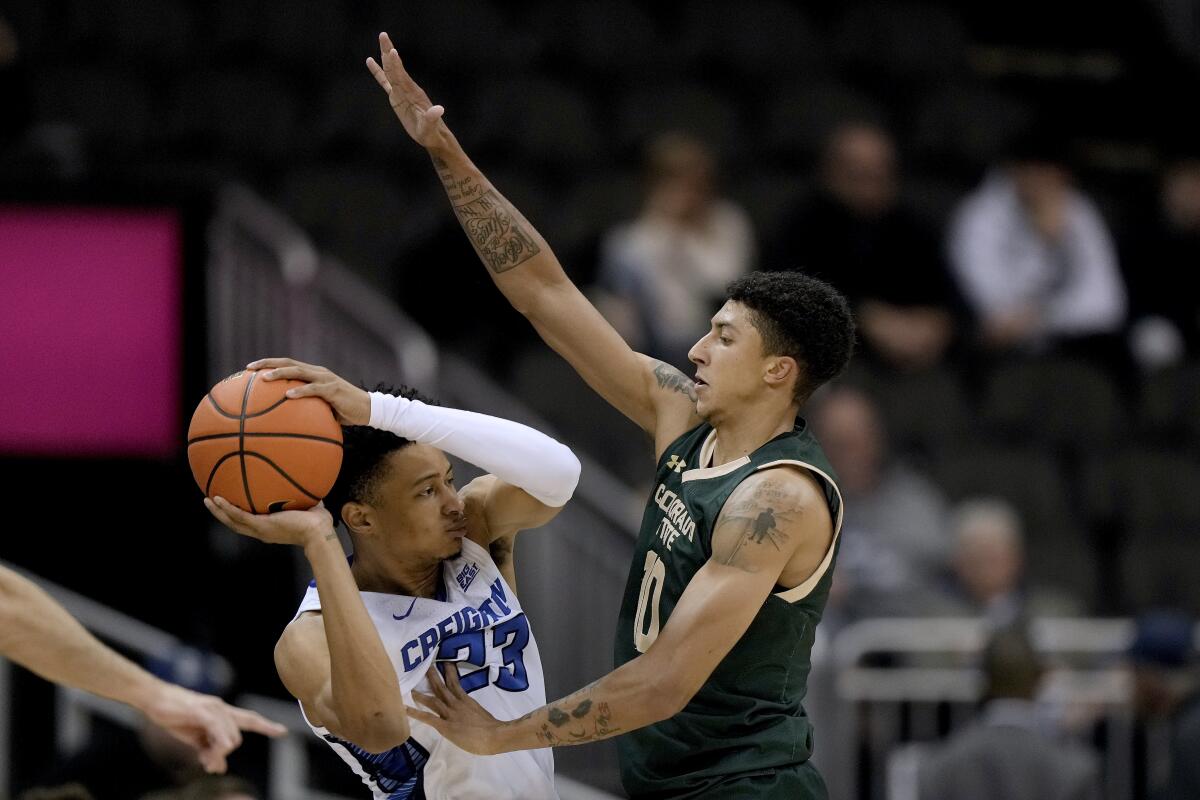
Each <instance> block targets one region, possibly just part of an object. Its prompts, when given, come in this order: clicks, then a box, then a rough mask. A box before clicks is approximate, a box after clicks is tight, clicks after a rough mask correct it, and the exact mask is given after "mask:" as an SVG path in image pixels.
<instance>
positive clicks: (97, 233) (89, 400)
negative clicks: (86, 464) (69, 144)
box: [0, 206, 182, 457]
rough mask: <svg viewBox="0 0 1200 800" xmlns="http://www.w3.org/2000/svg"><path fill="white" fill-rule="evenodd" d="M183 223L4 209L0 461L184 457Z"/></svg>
mask: <svg viewBox="0 0 1200 800" xmlns="http://www.w3.org/2000/svg"><path fill="white" fill-rule="evenodd" d="M180 238H181V233H180V222H179V218H178V215H177V214H176V212H174V211H169V210H161V211H160V210H151V211H127V210H113V209H91V208H57V207H55V208H40V207H24V206H10V207H3V206H0V452H4V453H16V454H47V455H130V456H152V457H166V456H170V455H171V454H172V453H174V452H175V451H176V449H177V448H178V436H179V420H178V409H179V391H180V371H181V367H180V358H181V355H180V350H181V344H180V336H181V332H180V327H181V321H180V318H181V307H180V306H181V298H180V292H181V288H180V287H181V269H182V267H181V263H180V258H181V256H180Z"/></svg>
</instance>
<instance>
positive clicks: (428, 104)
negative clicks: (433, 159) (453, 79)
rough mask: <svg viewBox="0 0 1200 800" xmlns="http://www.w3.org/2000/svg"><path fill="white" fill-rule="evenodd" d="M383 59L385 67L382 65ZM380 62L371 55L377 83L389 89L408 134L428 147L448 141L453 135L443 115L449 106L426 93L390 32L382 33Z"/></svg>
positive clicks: (369, 68) (389, 99)
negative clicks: (443, 119) (397, 48)
mask: <svg viewBox="0 0 1200 800" xmlns="http://www.w3.org/2000/svg"><path fill="white" fill-rule="evenodd" d="M379 62H382V63H383V66H380V63H379ZM379 62H377V61H376V60H375V59H374V58H368V59H367V69H368V70H370V71H371V75H372V76H374V78H375V81H376V83H378V84H379V85H380V87H382V89H383V90H384V91H385V92H387V96H388V102H390V103H391V104H392V111H395V112H396V117H397V118H399V120H400V124H401V125H403V126H404V130H405V131H407V132H408V135H409V136H411V137H412V139H413V141H414V142H416V143H417V144H419V145H421V146H422V147H425V148H431V147H435V146H437V145H440V144H442V143H444V142H445V140H446V138H447V136H448V134H449V130H448V129H447V128H446V125H445V123H443V122H442V114H444V113H445V111H446V109H445V108H443V107H442V106H435V105H434V104H433V103H432V101H430V99H429V95H427V94H425V90H424V89H422V88H421V87H420V86H418V85H417V83H416V81H414V80H413V79H412V76H411V75H409V74H408V70H406V69H405V68H404V63H403V62H402V61H401V60H400V54H399V53H398V52H396V48H395V46H393V45H392V40H391V38H390V37H389V36H388V35H387V33H381V34H379Z"/></svg>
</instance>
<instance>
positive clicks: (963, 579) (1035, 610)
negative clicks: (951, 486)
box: [950, 498, 1082, 628]
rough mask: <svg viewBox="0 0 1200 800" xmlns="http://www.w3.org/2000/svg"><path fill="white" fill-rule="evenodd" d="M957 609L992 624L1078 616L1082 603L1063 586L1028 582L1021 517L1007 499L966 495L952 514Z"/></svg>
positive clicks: (954, 593)
mask: <svg viewBox="0 0 1200 800" xmlns="http://www.w3.org/2000/svg"><path fill="white" fill-rule="evenodd" d="M950 527H951V532H952V537H953V540H954V555H953V567H954V578H955V585H954V587H953V588H952V590H951V596H952V598H953V600H954V601H955V602H957V603H958V604H960V607H959V613H962V614H969V615H979V616H982V617H983V618H984V619H986V620H987V621H988V623H989V624H990V625H991V626H992V627H993V628H1003V627H1006V626H1009V625H1013V624H1016V623H1017V622H1019V621H1020V620H1022V619H1026V618H1031V617H1039V616H1077V615H1079V613H1080V612H1081V610H1082V609H1081V606H1080V603H1079V602H1078V601H1077V600H1075V599H1074V598H1071V597H1069V596H1068V595H1067V594H1066V593H1065V592H1062V591H1060V590H1055V589H1050V588H1045V587H1036V588H1031V587H1028V586H1026V585H1025V582H1024V577H1025V537H1024V532H1023V525H1022V523H1021V517H1020V515H1019V514H1018V513H1017V510H1016V509H1015V508H1013V506H1012V505H1011V504H1010V503H1008V502H1007V501H1005V500H999V499H994V498H984V499H973V500H966V501H964V502H963V503H961V504H960V505H959V506H958V507H957V508H955V509H954V512H953V514H952V516H951V524H950Z"/></svg>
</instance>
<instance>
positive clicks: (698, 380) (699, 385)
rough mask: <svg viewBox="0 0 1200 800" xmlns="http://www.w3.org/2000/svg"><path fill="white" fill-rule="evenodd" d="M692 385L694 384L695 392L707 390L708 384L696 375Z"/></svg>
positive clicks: (698, 374)
mask: <svg viewBox="0 0 1200 800" xmlns="http://www.w3.org/2000/svg"><path fill="white" fill-rule="evenodd" d="M692 383H694V384H696V391H700V390H701V389H707V388H708V382H707V381H705V380H704V378H701V377H700V373H698V372H697V373H696V377H695V378H693V379H692Z"/></svg>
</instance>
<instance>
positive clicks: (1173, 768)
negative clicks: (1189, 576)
mask: <svg viewBox="0 0 1200 800" xmlns="http://www.w3.org/2000/svg"><path fill="white" fill-rule="evenodd" d="M1194 629H1195V623H1194V622H1193V621H1192V619H1191V618H1190V617H1188V616H1187V615H1185V614H1181V613H1177V612H1170V611H1155V612H1152V613H1149V614H1146V615H1144V616H1142V617H1140V618H1139V619H1138V621H1137V629H1136V633H1135V635H1134V640H1133V644H1132V645H1131V646H1130V648H1129V659H1130V662H1131V663H1132V667H1133V698H1134V705H1135V707H1136V709H1137V711H1138V712H1139V714H1140V715H1141V716H1142V717H1143V718H1144V719H1145V720H1146V722H1147V725H1148V728H1149V730H1148V732H1147V736H1148V737H1150V738H1151V740H1152V743H1151V746H1150V747H1148V748H1147V753H1148V755H1149V758H1150V759H1151V763H1150V764H1148V765H1147V766H1148V771H1149V778H1150V784H1151V788H1152V789H1153V793H1152V794H1151V795H1150V797H1151V799H1152V800H1194V798H1197V797H1200V758H1198V756H1200V680H1197V659H1196V649H1195V638H1194ZM1156 745H1157V746H1156Z"/></svg>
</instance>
